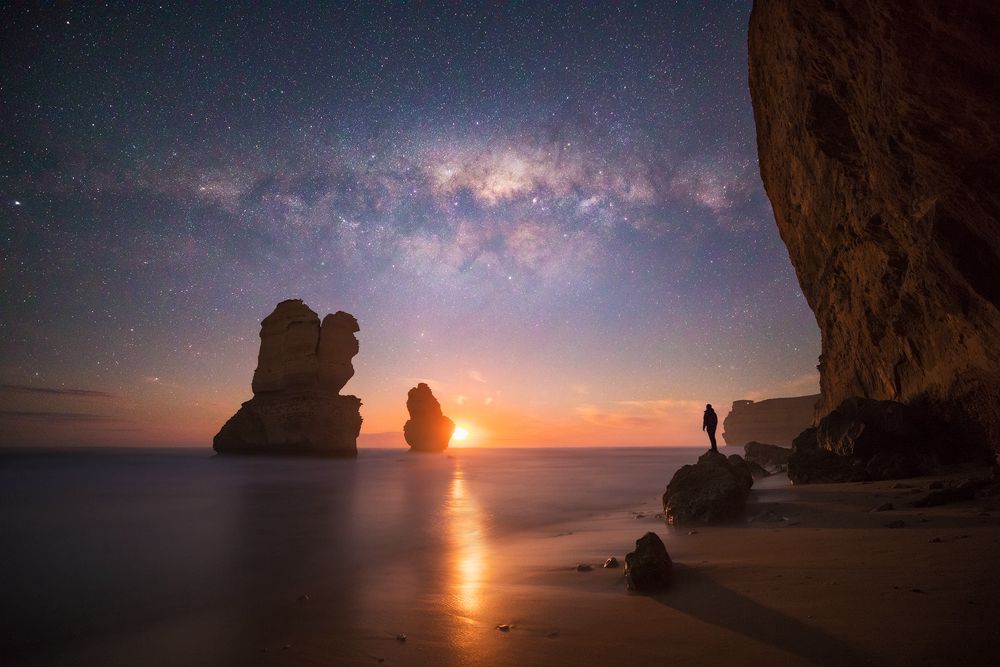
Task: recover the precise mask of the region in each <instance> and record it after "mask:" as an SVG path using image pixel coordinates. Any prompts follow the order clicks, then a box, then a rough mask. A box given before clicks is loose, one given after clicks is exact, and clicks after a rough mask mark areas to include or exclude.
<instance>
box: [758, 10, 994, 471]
mask: <svg viewBox="0 0 1000 667" xmlns="http://www.w3.org/2000/svg"><path fill="white" fill-rule="evenodd" d="M998 34H1000V3H997V2H995V1H993V0H956V1H955V2H884V1H882V0H856V1H849V0H844V1H837V0H757V2H755V3H754V9H753V14H752V17H751V20H750V35H749V48H750V53H749V57H750V92H751V95H752V98H753V107H754V115H755V117H756V123H757V144H758V151H759V157H760V170H761V176H762V178H763V181H764V186H765V188H766V190H767V194H768V196H769V197H770V199H771V204H772V206H773V209H774V215H775V218H776V220H777V223H778V229H779V231H780V233H781V236H782V238H783V239H784V241H785V244H786V245H787V246H788V252H789V255H790V256H791V260H792V263H793V264H794V266H795V269H796V272H797V273H798V278H799V282H800V284H801V286H802V290H803V292H804V293H805V296H806V299H807V300H808V302H809V305H810V306H811V307H812V309H813V311H814V312H815V314H816V319H817V322H818V323H819V327H820V331H821V333H822V341H823V354H822V358H821V364H820V375H821V382H820V385H821V391H822V396H823V398H822V404H821V407H820V416H822V415H823V414H826V413H828V412H829V411H830V410H831V409H833V408H834V407H835V406H837V405H839V404H840V403H841V402H842V401H844V400H845V399H847V398H849V397H851V396H861V397H867V398H875V399H891V400H896V401H902V402H906V403H916V404H920V405H921V406H922V407H923V409H926V410H930V411H933V412H936V413H939V414H940V415H942V416H943V417H945V418H947V419H949V420H952V422H953V423H954V424H956V425H957V427H958V428H960V429H961V430H962V431H963V433H964V435H965V438H964V441H965V442H967V443H979V444H980V445H982V444H986V443H989V444H991V445H992V446H993V448H994V451H996V448H997V447H998V445H1000V310H998V308H1000V131H998V128H1000V68H998V67H997V63H998V62H1000V39H997V35H998Z"/></svg>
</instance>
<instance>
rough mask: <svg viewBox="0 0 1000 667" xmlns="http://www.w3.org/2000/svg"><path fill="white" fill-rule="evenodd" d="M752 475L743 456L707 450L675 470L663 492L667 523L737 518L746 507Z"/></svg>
mask: <svg viewBox="0 0 1000 667" xmlns="http://www.w3.org/2000/svg"><path fill="white" fill-rule="evenodd" d="M751 486H753V476H752V475H751V473H750V468H749V466H748V465H747V463H746V461H744V460H743V459H742V457H740V456H738V455H736V454H733V455H732V456H730V457H729V458H726V456H725V455H724V454H720V453H718V452H713V451H708V452H706V453H704V454H702V455H701V457H699V458H698V462H697V463H696V464H694V465H686V466H684V467H682V468H681V469H680V470H678V471H677V472H676V473H674V476H673V478H672V479H671V480H670V484H668V485H667V490H666V493H664V494H663V512H664V514H665V516H666V519H667V522H668V523H671V524H675V525H677V524H684V523H716V522H721V521H728V520H731V519H736V518H738V517H739V516H741V515H742V514H743V510H744V509H745V507H746V501H747V496H749V495H750V487H751Z"/></svg>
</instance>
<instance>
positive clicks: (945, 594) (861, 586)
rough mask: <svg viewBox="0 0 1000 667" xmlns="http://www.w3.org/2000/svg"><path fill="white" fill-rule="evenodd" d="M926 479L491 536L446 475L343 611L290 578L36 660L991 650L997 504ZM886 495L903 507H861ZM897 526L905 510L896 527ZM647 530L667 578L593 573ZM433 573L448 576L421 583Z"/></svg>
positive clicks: (362, 660)
mask: <svg viewBox="0 0 1000 667" xmlns="http://www.w3.org/2000/svg"><path fill="white" fill-rule="evenodd" d="M928 482H929V479H920V480H906V481H904V482H900V483H894V482H880V483H873V484H844V485H815V486H802V487H791V486H788V484H787V480H785V479H784V478H783V477H772V478H769V479H767V480H764V481H762V482H759V483H758V485H757V486H756V487H755V489H754V491H753V495H752V504H751V506H750V508H749V512H748V515H750V516H754V515H756V514H757V513H759V512H761V511H763V510H772V511H773V512H774V513H776V514H778V515H781V516H783V517H786V518H787V520H785V521H777V522H766V521H754V522H749V523H746V524H739V525H732V526H725V527H683V528H671V527H668V526H665V525H664V524H663V522H662V521H661V520H660V519H658V518H657V517H656V516H655V515H656V513H657V512H659V511H660V508H659V507H658V506H657V504H656V502H655V499H652V498H651V500H650V501H649V502H648V503H644V504H639V505H637V506H635V507H632V508H630V509H628V510H620V511H616V512H613V513H610V514H605V515H602V514H599V513H590V515H589V516H581V517H580V518H579V519H576V520H573V521H570V522H568V523H565V524H559V525H546V526H544V527H543V528H541V529H538V530H532V531H524V532H520V533H514V534H513V535H508V536H503V537H499V538H496V539H495V540H494V539H490V538H488V537H484V531H483V530H482V527H483V526H482V521H483V517H482V516H481V512H480V510H479V508H477V507H476V505H475V499H474V498H473V497H472V496H471V495H469V496H466V495H464V492H463V490H462V489H461V488H459V489H458V490H457V492H456V490H455V489H454V488H453V489H452V491H453V493H452V495H453V501H454V502H453V503H452V505H451V510H450V511H451V512H452V515H451V518H450V521H451V525H452V526H453V527H454V530H453V533H452V535H453V536H452V541H451V543H450V544H449V548H447V549H445V550H442V551H441V552H439V553H427V552H418V551H415V552H414V553H413V558H412V560H410V561H407V559H406V558H401V559H398V560H395V561H392V562H393V563H394V564H393V565H383V566H378V567H376V566H373V567H370V568H366V567H364V566H362V567H360V568H358V569H357V571H356V572H355V573H354V574H355V575H356V580H357V586H358V587H359V588H361V589H364V591H365V604H364V605H363V606H362V607H360V608H359V607H358V606H357V605H356V604H355V606H354V607H353V609H354V611H353V612H352V613H351V615H350V616H349V617H348V616H347V615H345V613H344V608H345V607H346V606H349V605H347V604H346V603H345V600H344V598H343V595H344V590H343V589H342V588H341V587H338V586H336V585H332V584H330V585H325V584H323V583H322V581H315V582H311V583H310V582H297V583H296V584H295V585H294V586H289V587H288V588H286V589H285V590H280V589H278V590H267V591H261V593H260V595H258V596H254V595H250V596H248V597H246V598H242V597H241V598H240V599H239V600H234V601H233V602H232V604H223V605H222V606H213V607H211V608H193V609H191V610H189V613H186V614H183V615H174V616H171V617H169V618H167V619H165V620H164V622H163V623H161V624H158V625H152V626H149V625H144V626H143V627H142V628H141V629H130V628H129V627H128V623H127V622H126V623H123V627H122V632H121V633H119V634H116V635H110V636H102V637H101V638H100V639H97V640H94V641H82V642H79V643H74V644H72V646H69V647H67V650H66V651H65V652H56V653H49V654H48V655H47V656H46V658H45V662H50V661H52V662H64V663H66V664H140V663H142V664H232V665H237V664H240V665H253V664H260V665H271V664H275V665H293V664H305V665H331V664H358V665H365V664H403V665H423V664H426V665H614V664H680V665H686V664H691V665H694V664H754V665H758V664H759V665H764V664H767V665H779V664H780V665H861V664H873V665H941V664H963V665H979V664H983V665H986V664H998V663H1000V638H998V635H997V632H996V628H997V625H996V623H997V621H996V619H997V618H1000V569H998V565H1000V511H989V510H987V511H986V512H985V513H984V507H988V505H989V503H987V502H984V501H972V502H965V503H958V504H953V505H947V506H943V507H936V508H924V509H916V508H912V507H910V503H911V502H912V501H913V500H915V499H916V498H919V497H921V493H922V492H925V491H924V490H925V489H926V487H927V484H928ZM894 484H896V485H897V486H898V485H900V484H905V485H909V486H912V487H913V488H895V489H894V488H891V487H892V486H893V485H894ZM886 502H891V503H893V504H894V506H895V507H896V508H897V509H893V510H889V511H882V512H872V511H870V510H872V509H873V508H874V507H876V506H878V505H881V504H883V503H886ZM637 515H638V516H637ZM641 515H645V516H641ZM893 521H902V522H903V523H904V525H903V527H901V528H887V527H885V524H888V523H890V522H893ZM647 530H652V531H654V532H657V533H658V534H659V535H660V536H661V537H662V538H663V539H664V542H665V543H666V545H667V548H668V550H669V551H670V554H671V556H672V557H673V559H674V561H675V564H676V569H675V582H674V585H673V586H672V587H671V588H669V589H668V590H666V591H664V592H663V593H661V594H658V595H655V596H643V595H635V594H629V593H627V592H626V591H625V588H624V583H623V578H622V570H621V569H617V570H614V569H603V568H601V564H602V563H603V561H604V559H605V558H607V557H608V556H612V555H614V556H616V557H617V558H618V559H619V560H620V561H623V560H624V555H625V553H626V552H627V551H629V550H630V549H631V546H632V544H633V542H634V540H635V539H636V538H637V537H639V536H640V535H642V534H643V533H644V532H645V531H647ZM391 548H393V549H398V550H400V551H401V552H403V553H405V552H406V549H407V545H406V544H405V543H399V544H394V545H391ZM579 563H588V564H591V565H593V566H594V569H593V570H592V571H589V572H578V571H576V565H577V564H579ZM439 570H440V571H443V572H445V573H446V576H445V578H444V579H442V580H440V581H436V582H434V583H428V582H425V578H426V577H427V576H428V575H427V573H428V572H436V571H439ZM248 579H249V580H252V577H249V578H248ZM402 591H406V592H407V593H406V599H400V597H401V596H400V592H402ZM414 591H415V593H414ZM500 624H507V625H509V626H510V627H509V631H507V632H503V631H501V630H499V629H497V626H498V625H500ZM401 635H405V640H404V638H403V637H402V636H401Z"/></svg>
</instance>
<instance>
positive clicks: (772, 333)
mask: <svg viewBox="0 0 1000 667" xmlns="http://www.w3.org/2000/svg"><path fill="white" fill-rule="evenodd" d="M290 4H292V3H278V4H274V5H271V6H268V7H265V6H263V5H261V4H259V3H255V4H253V5H245V6H243V7H242V8H236V9H234V8H225V9H224V8H221V7H217V6H215V5H214V3H212V4H206V6H202V7H190V6H187V5H171V4H164V5H162V6H160V5H157V6H146V7H142V8H119V9H107V8H103V7H101V8H94V7H87V6H84V5H82V4H81V5H74V6H71V7H53V6H50V5H42V6H35V7H32V6H27V5H18V6H17V7H12V6H8V7H6V8H5V9H3V10H0V12H2V19H3V25H4V28H3V30H4V34H3V43H4V46H3V47H2V48H3V49H4V52H5V54H4V55H5V65H4V68H3V72H2V75H0V76H2V87H3V88H2V101H0V104H2V105H3V106H2V113H3V127H4V132H5V135H6V136H5V139H4V142H3V144H2V147H0V148H2V154H0V155H2V163H0V168H2V173H0V177H2V180H0V189H2V197H3V200H2V207H0V233H2V237H0V242H2V247H0V252H2V255H0V260H2V274H0V276H2V280H3V295H2V297H0V298H2V304H0V305H2V311H3V315H2V319H0V345H2V347H0V351H2V358H0V383H3V384H2V386H0V396H2V398H3V401H4V403H5V409H4V410H2V411H0V420H2V423H3V424H4V425H5V429H6V432H7V433H8V434H12V435H8V436H5V437H4V438H3V439H2V440H3V442H0V444H34V443H38V444H74V443H80V444H104V443H108V444H138V445H142V444H160V445H163V444H184V445H192V444H198V445H205V444H207V443H208V442H209V441H210V439H211V436H212V435H213V434H214V432H215V430H217V428H218V426H219V425H221V423H222V421H224V420H225V418H226V417H227V416H228V415H229V414H231V413H232V412H233V411H234V410H235V408H236V407H237V406H238V404H239V402H240V401H242V400H246V399H247V398H249V396H250V392H249V381H250V376H251V374H252V371H253V367H254V365H255V361H256V356H255V355H256V347H257V331H258V326H259V321H260V320H261V319H262V318H263V317H264V316H265V315H266V314H267V313H268V312H270V310H271V309H272V308H273V307H274V305H275V304H276V303H277V302H278V301H280V300H282V299H285V298H292V297H294V298H302V299H304V300H305V301H306V303H308V304H309V305H310V306H311V307H312V308H313V309H314V310H317V311H318V312H319V313H320V315H321V316H322V315H323V314H324V313H326V312H332V311H335V310H346V311H349V312H351V313H353V314H354V315H356V316H357V317H358V319H359V321H360V323H361V327H362V331H361V333H360V334H359V337H360V339H361V354H360V355H359V356H358V357H357V358H356V359H355V368H356V369H357V374H356V376H355V378H354V379H353V380H352V381H351V382H350V383H349V384H348V385H347V387H346V389H345V391H348V392H351V393H355V394H357V395H358V396H360V397H361V398H362V399H363V401H364V407H363V408H362V414H363V415H364V417H365V420H366V421H365V426H364V431H363V438H362V441H361V443H360V444H361V445H362V446H364V445H365V443H366V442H368V443H370V444H380V443H382V444H388V443H394V442H396V441H397V440H398V433H396V432H398V431H399V429H400V428H401V425H402V422H403V421H405V419H406V416H405V408H404V402H405V398H406V390H407V389H408V388H409V387H410V386H412V385H413V384H414V383H415V382H416V381H418V380H424V381H428V382H430V383H431V385H432V387H434V389H435V393H437V394H438V395H439V396H440V397H441V398H442V403H443V405H444V407H445V411H446V413H448V414H450V415H451V416H453V417H454V418H455V419H456V421H459V422H460V423H463V424H465V425H466V426H467V427H468V429H469V431H470V437H469V442H470V443H471V444H477V443H478V444H483V445H487V444H684V443H690V442H692V441H694V440H695V439H696V438H697V437H698V436H699V435H700V434H699V433H698V429H699V427H700V422H699V421H698V410H699V406H703V405H704V403H705V402H713V403H716V404H717V405H721V406H723V407H725V406H727V405H728V402H730V401H732V400H734V399H737V398H745V397H756V398H760V397H764V396H773V395H794V394H799V393H810V392H812V391H815V390H816V386H817V376H816V373H815V365H816V357H817V354H818V351H819V337H818V333H817V330H816V325H815V321H814V319H813V317H812V314H811V313H810V311H809V309H808V307H807V306H806V304H805V301H804V299H803V297H802V295H801V292H800V291H799V288H798V284H797V282H796V280H795V275H794V271H793V270H792V268H791V266H790V264H789V261H788V257H787V253H786V251H785V248H784V246H783V245H782V243H781V240H780V238H779V237H778V234H777V231H776V228H775V225H774V221H773V218H772V215H771V212H770V208H769V205H768V203H767V199H766V197H765V195H764V193H763V190H762V188H761V184H760V179H759V175H758V170H757V161H756V149H755V145H754V141H755V138H754V129H753V117H752V114H751V109H750V100H749V94H748V91H747V85H746V24H747V20H748V16H749V2H744V1H740V2H713V3H700V2H697V3H696V2H691V3H682V2H678V3H668V2H650V3H635V4H634V5H629V6H627V7H619V6H611V5H610V4H606V3H591V4H583V5H578V4H573V5H557V4H555V3H518V4H511V5H509V6H505V7H500V6H494V5H492V4H489V5H486V4H483V5H480V4H479V3H475V4H472V5H470V8H468V9H462V8H460V7H459V6H457V5H452V4H449V5H447V6H446V7H436V8H435V7H423V6H422V7H417V6H415V5H414V6H402V5H400V4H398V3H364V4H359V5H349V6H346V5H345V6H325V7H316V6H302V5H297V4H296V5H295V6H294V7H291V6H289V5H290ZM706 4H707V6H708V7H709V9H706V8H705V5H706ZM41 389H45V390H51V391H39V390H41ZM78 392H84V393H82V394H81V393H78ZM87 392H90V393H87ZM387 432H393V433H394V434H393V435H385V434H386V433H387ZM394 438H395V439H394Z"/></svg>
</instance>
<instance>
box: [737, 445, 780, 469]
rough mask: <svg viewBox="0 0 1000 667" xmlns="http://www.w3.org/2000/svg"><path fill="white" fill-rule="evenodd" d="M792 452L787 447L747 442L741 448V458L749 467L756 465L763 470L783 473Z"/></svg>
mask: <svg viewBox="0 0 1000 667" xmlns="http://www.w3.org/2000/svg"><path fill="white" fill-rule="evenodd" d="M791 455H792V450H791V449H789V448H788V447H778V446H776V445H768V444H765V443H763V442H748V443H747V444H746V445H745V446H744V447H743V458H745V459H746V460H747V463H749V464H750V465H751V466H753V465H755V464H756V465H758V466H760V467H761V468H763V469H764V470H766V471H768V472H771V473H775V472H783V471H784V470H785V468H786V467H787V466H788V459H789V457H790V456H791Z"/></svg>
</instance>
